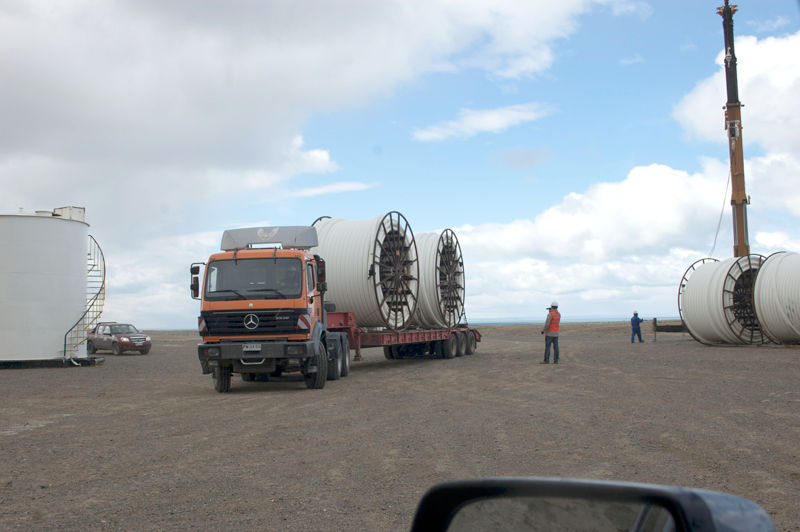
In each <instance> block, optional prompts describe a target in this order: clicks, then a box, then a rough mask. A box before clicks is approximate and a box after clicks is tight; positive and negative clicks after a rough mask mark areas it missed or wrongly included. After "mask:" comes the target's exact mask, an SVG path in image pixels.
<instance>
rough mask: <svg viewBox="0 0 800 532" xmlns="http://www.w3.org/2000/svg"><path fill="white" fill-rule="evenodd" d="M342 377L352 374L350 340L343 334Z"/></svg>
mask: <svg viewBox="0 0 800 532" xmlns="http://www.w3.org/2000/svg"><path fill="white" fill-rule="evenodd" d="M342 359H343V362H344V363H343V364H342V377H347V376H348V375H350V341H349V340H348V339H347V336H342Z"/></svg>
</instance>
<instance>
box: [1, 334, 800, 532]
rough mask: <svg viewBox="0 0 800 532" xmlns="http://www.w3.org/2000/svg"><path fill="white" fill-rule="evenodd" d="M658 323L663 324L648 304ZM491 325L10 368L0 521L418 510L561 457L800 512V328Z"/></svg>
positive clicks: (194, 523) (122, 524)
mask: <svg viewBox="0 0 800 532" xmlns="http://www.w3.org/2000/svg"><path fill="white" fill-rule="evenodd" d="M644 325H645V326H646V325H647V324H644ZM540 327H541V326H536V325H531V326H521V325H520V326H490V327H481V328H480V330H481V332H482V334H483V336H484V338H483V341H482V342H481V343H480V344H479V345H478V352H477V353H476V354H475V355H472V356H468V357H461V358H455V359H451V360H428V359H413V360H398V361H389V360H386V359H385V358H384V357H383V353H382V351H380V350H377V349H368V350H365V351H364V360H363V361H361V362H354V363H353V367H352V371H351V374H350V376H349V377H347V378H345V379H342V380H339V381H336V382H328V383H327V385H326V386H325V388H324V389H322V390H308V389H306V387H305V384H304V383H303V382H302V380H301V379H300V378H299V376H297V377H286V378H284V379H282V380H280V381H277V382H242V381H241V380H240V379H239V378H238V376H234V380H233V384H232V387H231V392H230V393H228V394H218V393H216V392H215V391H214V389H213V386H212V380H211V379H210V378H209V377H208V376H204V375H202V374H201V373H200V364H199V362H198V361H197V357H196V351H195V345H196V344H197V343H198V340H199V337H198V336H197V335H196V334H195V333H192V332H189V331H154V332H151V333H150V334H151V335H152V337H153V345H154V346H153V349H152V351H151V352H150V354H148V355H138V354H128V355H121V356H113V355H111V354H100V355H99V356H104V357H105V363H104V364H102V365H100V366H98V367H58V368H24V369H18V368H5V369H2V370H0V386H1V387H2V390H3V399H2V401H3V404H2V409H1V410H0V448H2V453H0V503H1V504H0V529H3V530H9V529H23V530H33V529H36V530H56V529H57V530H106V529H109V530H123V529H124V530H187V529H189V530H191V529H198V530H207V529H223V530H230V529H245V528H247V529H262V530H311V529H315V530H358V531H363V530H407V529H408V528H409V527H410V524H411V519H412V517H413V513H414V509H415V507H416V504H417V501H418V500H419V498H420V497H421V496H422V494H423V493H424V491H425V490H426V489H427V488H428V487H429V486H431V485H432V484H434V483H437V482H441V481H447V480H455V479H466V478H476V477H486V476H506V475H511V476H560V477H575V478H592V479H615V480H630V481H638V482H653V483H659V484H671V485H683V486H693V487H701V488H707V489H712V490H720V491H727V492H731V493H735V494H737V495H741V496H744V497H747V498H749V499H752V500H754V501H755V502H757V503H758V504H759V505H761V506H762V507H763V508H764V509H765V510H766V511H767V512H768V513H769V514H770V515H771V516H772V518H773V520H774V521H775V523H776V525H777V527H778V529H779V530H792V531H797V530H800V515H799V513H798V505H797V501H798V500H800V462H799V461H798V457H800V443H799V442H800V385H799V383H800V379H799V377H800V347H797V346H794V347H777V346H770V347H767V346H762V347H708V346H703V345H701V344H698V343H696V342H695V341H694V340H693V339H692V338H691V337H690V336H688V335H687V334H683V333H659V334H658V337H657V341H654V337H653V333H652V332H651V331H650V329H649V327H647V326H646V327H645V328H644V330H645V338H646V340H647V342H646V343H644V344H639V343H637V344H630V342H629V336H628V335H629V332H628V327H627V326H626V324H625V323H605V324H571V323H566V324H564V323H562V329H563V331H562V337H561V364H559V365H558V366H555V365H552V364H551V365H547V366H546V365H540V364H538V362H539V360H541V358H542V351H543V346H544V340H543V338H542V337H541V336H540V335H539V330H540Z"/></svg>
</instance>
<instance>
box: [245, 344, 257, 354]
mask: <svg viewBox="0 0 800 532" xmlns="http://www.w3.org/2000/svg"><path fill="white" fill-rule="evenodd" d="M242 351H245V352H247V353H258V352H260V351H261V344H242Z"/></svg>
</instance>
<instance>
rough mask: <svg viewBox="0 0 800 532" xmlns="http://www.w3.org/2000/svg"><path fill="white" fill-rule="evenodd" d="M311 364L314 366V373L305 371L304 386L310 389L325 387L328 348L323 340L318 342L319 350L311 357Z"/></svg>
mask: <svg viewBox="0 0 800 532" xmlns="http://www.w3.org/2000/svg"><path fill="white" fill-rule="evenodd" d="M311 362H312V365H314V366H316V368H317V371H315V372H314V373H308V372H306V374H305V378H306V387H307V388H310V389H312V390H319V389H321V388H324V387H325V380H326V379H327V377H328V349H327V348H326V347H325V342H320V343H319V351H317V353H315V354H314V356H313V357H312V360H311Z"/></svg>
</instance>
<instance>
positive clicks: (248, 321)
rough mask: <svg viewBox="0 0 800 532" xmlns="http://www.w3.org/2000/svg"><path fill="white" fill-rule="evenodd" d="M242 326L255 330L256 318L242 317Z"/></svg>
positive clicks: (251, 316)
mask: <svg viewBox="0 0 800 532" xmlns="http://www.w3.org/2000/svg"><path fill="white" fill-rule="evenodd" d="M244 326H245V327H247V328H248V329H255V328H256V327H258V316H256V315H255V314H248V315H247V316H245V317H244Z"/></svg>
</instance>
